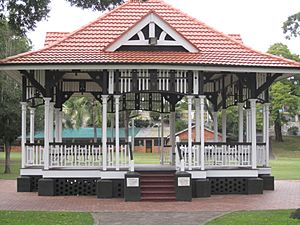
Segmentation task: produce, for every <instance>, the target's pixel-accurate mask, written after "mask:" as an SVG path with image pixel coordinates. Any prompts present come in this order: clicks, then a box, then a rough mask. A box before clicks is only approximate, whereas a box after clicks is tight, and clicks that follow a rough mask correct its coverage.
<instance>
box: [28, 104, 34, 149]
mask: <svg viewBox="0 0 300 225" xmlns="http://www.w3.org/2000/svg"><path fill="white" fill-rule="evenodd" d="M29 110H30V143H31V144H33V143H34V118H35V108H29Z"/></svg>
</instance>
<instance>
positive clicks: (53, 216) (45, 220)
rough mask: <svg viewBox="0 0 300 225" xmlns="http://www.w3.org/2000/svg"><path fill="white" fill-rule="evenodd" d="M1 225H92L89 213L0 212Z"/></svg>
mask: <svg viewBox="0 0 300 225" xmlns="http://www.w3.org/2000/svg"><path fill="white" fill-rule="evenodd" d="M0 224H1V225H41V224H43V225H53V224H55V225H68V224H72V225H92V224H93V218H92V215H91V214H90V213H78V212H76V213H74V212H19V211H0Z"/></svg>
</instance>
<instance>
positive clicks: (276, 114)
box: [270, 81, 299, 125]
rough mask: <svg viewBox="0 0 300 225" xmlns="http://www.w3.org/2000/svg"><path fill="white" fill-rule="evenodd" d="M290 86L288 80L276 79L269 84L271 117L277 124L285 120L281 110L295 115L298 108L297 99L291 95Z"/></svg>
mask: <svg viewBox="0 0 300 225" xmlns="http://www.w3.org/2000/svg"><path fill="white" fill-rule="evenodd" d="M291 92H292V87H291V83H290V82H283V81H278V82H276V83H274V84H273V85H272V86H271V90H270V96H271V102H272V105H271V118H272V120H273V121H275V122H278V123H279V124H281V125H282V124H284V123H285V122H287V121H286V120H285V117H284V116H283V112H286V113H288V114H289V115H291V116H293V115H295V114H296V113H297V112H298V110H299V99H298V98H297V97H296V96H294V95H291Z"/></svg>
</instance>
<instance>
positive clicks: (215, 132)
mask: <svg viewBox="0 0 300 225" xmlns="http://www.w3.org/2000/svg"><path fill="white" fill-rule="evenodd" d="M212 114H213V121H214V142H218V141H219V131H218V112H213V113H212Z"/></svg>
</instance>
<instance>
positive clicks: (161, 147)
mask: <svg viewBox="0 0 300 225" xmlns="http://www.w3.org/2000/svg"><path fill="white" fill-rule="evenodd" d="M160 129H161V130H160V163H161V164H164V115H163V114H162V113H161V114H160Z"/></svg>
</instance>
